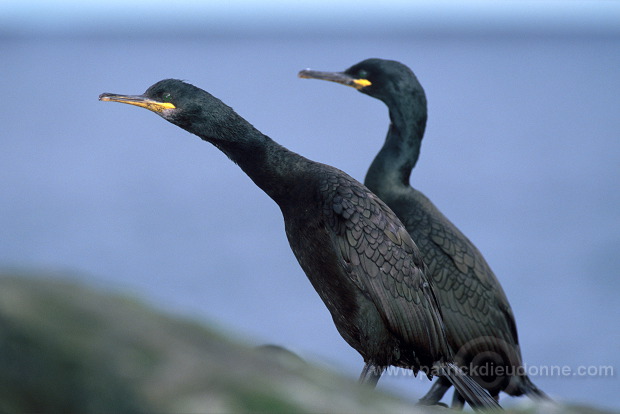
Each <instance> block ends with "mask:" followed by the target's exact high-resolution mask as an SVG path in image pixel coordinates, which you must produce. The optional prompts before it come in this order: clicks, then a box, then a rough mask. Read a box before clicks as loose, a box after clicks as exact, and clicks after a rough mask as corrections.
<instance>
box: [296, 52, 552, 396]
mask: <svg viewBox="0 0 620 414" xmlns="http://www.w3.org/2000/svg"><path fill="white" fill-rule="evenodd" d="M299 77H301V78H310V79H321V80H328V81H332V82H336V83H340V84H343V85H347V86H351V87H354V88H355V89H357V90H358V91H360V92H362V93H364V94H366V95H368V96H371V97H373V98H377V99H379V100H381V101H383V102H384V103H385V104H386V106H387V107H388V110H389V116H390V126H389V129H388V133H387V137H386V139H385V143H384V144H383V147H382V148H381V150H380V151H379V153H378V154H377V156H376V157H375V159H374V161H373V162H372V164H371V166H370V168H369V169H368V172H367V174H366V179H365V181H364V183H365V184H366V186H367V187H368V188H369V189H370V190H371V191H373V192H374V193H375V194H376V195H378V196H379V197H380V198H381V199H382V200H383V201H384V202H385V203H386V204H387V205H388V206H390V208H391V209H392V210H393V211H394V212H395V213H396V215H397V216H398V217H399V218H400V219H401V220H402V222H403V223H404V224H405V226H406V227H407V230H408V231H409V234H410V235H411V237H412V239H413V240H414V242H415V243H416V244H417V245H418V247H419V248H420V251H421V253H422V259H423V260H424V262H425V263H426V265H427V266H428V273H427V274H428V276H429V278H430V279H432V281H433V282H434V285H435V287H436V294H437V299H438V301H439V304H440V307H441V311H442V314H443V319H444V322H445V324H446V333H447V336H448V341H449V343H450V346H451V347H452V349H453V350H454V352H455V353H456V354H455V355H456V358H457V359H456V362H457V363H458V364H460V365H461V366H462V367H464V368H465V369H466V370H468V371H469V372H470V374H471V375H472V376H473V377H474V378H475V379H476V380H477V381H478V382H479V383H480V384H481V385H482V386H484V387H485V388H486V389H487V390H489V392H490V393H491V395H493V396H495V397H496V398H497V397H498V394H499V392H500V391H504V392H506V393H507V394H509V395H515V396H516V395H522V394H528V395H530V396H534V397H540V398H545V399H547V398H548V397H546V395H545V394H544V393H543V392H542V391H540V390H539V389H538V388H537V387H536V386H535V385H534V384H533V383H532V381H531V380H530V379H529V378H528V376H527V375H526V373H525V372H524V369H523V366H522V358H521V351H520V348H519V340H518V336H517V327H516V323H515V319H514V316H513V313H512V309H511V308H510V304H509V303H508V299H507V298H506V295H505V294H504V291H503V289H502V287H501V285H500V283H499V281H498V280H497V278H496V277H495V274H494V273H493V272H492V271H491V268H490V267H489V265H488V264H487V262H486V260H485V259H484V257H483V256H482V254H481V253H480V252H479V251H478V249H477V248H476V246H474V244H473V243H472V242H471V241H470V240H469V239H468V238H467V237H466V236H465V235H464V234H463V233H461V232H460V231H459V229H458V228H457V227H456V226H455V225H454V224H452V222H450V220H448V219H447V218H446V217H445V216H444V215H443V214H442V213H441V212H440V211H439V210H438V209H437V207H435V205H434V204H433V203H432V202H431V201H430V200H429V199H428V198H427V197H426V196H425V195H424V194H422V193H421V192H420V191H418V190H416V189H415V188H413V187H411V185H410V184H409V179H410V175H411V171H412V169H413V167H414V166H415V164H416V162H417V161H418V157H419V155H420V145H421V143H422V137H423V136H424V130H425V128H426V120H427V104H426V95H425V93H424V89H423V88H422V85H420V83H419V82H418V79H417V78H416V76H415V75H414V73H413V72H412V71H411V69H409V68H408V67H407V66H405V65H403V64H402V63H400V62H396V61H393V60H384V59H367V60H364V61H362V62H359V63H357V64H355V65H353V66H351V67H350V68H349V69H347V70H345V71H344V72H319V71H314V70H309V69H307V70H302V71H301V72H299ZM449 387H450V383H449V382H446V381H445V380H443V379H442V378H440V379H439V380H438V381H437V382H435V384H433V387H432V388H431V390H430V391H429V392H428V393H427V395H426V396H425V397H423V398H422V400H421V401H422V402H423V403H427V404H435V403H437V402H438V401H439V400H440V399H441V398H442V397H443V395H444V393H445V392H446V391H447V390H448V388H449ZM454 397H455V398H454V400H453V406H455V407H458V406H462V398H461V396H460V395H458V393H455V395H454Z"/></svg>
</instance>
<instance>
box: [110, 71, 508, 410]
mask: <svg viewBox="0 0 620 414" xmlns="http://www.w3.org/2000/svg"><path fill="white" fill-rule="evenodd" d="M100 99H101V100H106V101H117V102H123V103H128V104H133V105H137V106H142V107H145V108H147V109H150V110H152V111H154V112H156V113H158V114H159V115H161V116H162V117H163V118H164V119H166V120H168V121H170V122H172V123H173V124H176V125H177V126H179V127H181V128H183V129H185V130H187V131H189V132H191V133H193V134H195V135H197V136H199V137H200V138H202V139H203V140H205V141H207V142H210V143H212V144H213V145H215V146H216V147H217V148H219V149H220V150H221V151H222V152H224V153H225V154H226V155H227V156H228V157H229V158H230V159H231V160H232V161H234V162H235V163H236V164H238V165H239V167H241V169H242V170H243V171H244V172H245V173H246V174H247V175H248V176H249V177H250V178H251V179H252V180H253V181H254V183H255V184H256V185H257V186H258V187H260V188H261V189H262V190H263V191H264V192H265V193H267V194H268V195H269V196H270V197H271V198H272V199H273V200H274V201H275V202H276V203H277V204H278V206H279V207H280V210H281V211H282V215H283V218H284V223H285V230H286V235H287V238H288V240H289V244H290V246H291V249H292V250H293V253H294V254H295V256H296V258H297V260H298V262H299V264H300V265H301V267H302V269H303V270H304V272H305V273H306V275H307V277H308V279H309V280H310V282H311V284H312V286H313V287H314V288H315V290H316V291H317V293H318V294H319V296H320V297H321V299H322V300H323V302H324V303H325V305H326V307H327V309H328V310H329V312H330V313H331V315H332V318H333V320H334V323H335V325H336V328H337V329H338V332H339V333H340V334H341V335H342V337H343V338H344V339H345V340H346V342H347V343H348V344H349V345H351V346H352V347H353V348H354V349H356V350H357V351H358V352H359V353H360V354H361V355H362V357H363V358H364V361H365V363H366V368H367V369H365V370H364V373H363V376H362V379H363V380H367V382H369V383H371V384H374V382H376V380H377V379H378V375H374V374H373V373H372V372H371V371H372V369H374V368H376V369H377V370H379V371H381V370H382V369H383V367H385V366H387V365H396V366H402V367H406V368H410V369H413V370H414V371H415V372H417V371H418V370H420V369H428V368H431V369H434V368H437V370H438V371H437V372H436V373H440V374H442V375H445V376H447V377H448V378H449V380H450V381H451V382H456V383H457V384H459V386H460V387H462V390H463V392H464V393H466V394H467V395H468V397H467V398H469V399H471V400H472V402H473V404H474V406H486V407H497V405H496V403H495V401H494V400H493V399H492V398H491V397H490V396H489V395H488V394H486V393H484V391H482V389H481V388H480V387H479V386H478V385H477V384H476V383H475V382H473V380H471V379H470V378H469V377H466V376H464V375H463V374H462V372H456V373H454V372H450V370H451V369H452V365H451V364H450V361H451V359H452V354H451V350H450V348H449V346H448V343H447V339H446V335H445V331H444V325H443V322H442V319H441V313H440V311H439V307H438V304H437V300H436V298H435V295H434V291H433V287H432V283H431V281H430V280H428V279H427V278H426V275H425V274H424V271H425V268H424V264H423V262H422V260H421V258H420V253H419V251H418V249H417V247H416V246H415V244H414V243H413V241H412V240H411V237H410V236H409V234H408V233H407V231H406V229H405V227H404V226H403V224H402V223H401V222H400V221H399V219H398V218H397V217H396V215H395V214H394V213H393V212H392V211H391V210H390V209H389V208H388V207H387V205H385V203H383V202H382V201H381V200H380V199H379V198H377V197H376V196H375V195H374V194H373V193H372V192H370V190H368V188H366V187H365V186H364V185H363V184H361V183H359V182H357V181H356V180H354V179H353V178H351V177H350V176H348V175H347V174H345V173H344V172H342V171H340V170H338V169H336V168H334V167H331V166H328V165H324V164H321V163H317V162H314V161H311V160H309V159H307V158H304V157H302V156H301V155H298V154H296V153H294V152H292V151H289V150H288V149H286V148H284V147H283V146H281V145H279V144H278V143H276V142H275V141H273V140H272V139H271V138H269V137H268V136H266V135H264V134H262V133H261V132H260V131H258V130H257V129H256V128H254V127H253V126H252V125H251V124H250V123H249V122H247V121H246V120H244V119H243V118H241V117H240V116H239V115H237V114H236V113H235V112H234V111H233V110H232V108H230V107H228V106H227V105H225V104H224V103H223V102H221V101H220V100H219V99H217V98H215V97H213V96H212V95H210V94H209V93H208V92H205V91H203V90H202V89H199V88H197V87H195V86H193V85H190V84H187V83H185V82H182V81H178V80H174V79H168V80H164V81H160V82H158V83H156V84H155V85H153V86H151V87H150V88H149V89H148V90H147V91H146V92H145V94H144V95H138V96H127V95H115V94H102V95H101V96H100ZM428 374H429V375H432V374H433V372H430V371H429V372H428ZM463 380H464V381H465V385H461V383H462V381H463Z"/></svg>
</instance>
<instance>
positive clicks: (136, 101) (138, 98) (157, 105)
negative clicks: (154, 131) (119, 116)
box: [99, 93, 176, 113]
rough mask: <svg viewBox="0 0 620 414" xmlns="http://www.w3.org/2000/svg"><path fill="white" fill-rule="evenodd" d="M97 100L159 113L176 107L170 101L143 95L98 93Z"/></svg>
mask: <svg viewBox="0 0 620 414" xmlns="http://www.w3.org/2000/svg"><path fill="white" fill-rule="evenodd" d="M99 100H100V101H110V102H120V103H126V104H129V105H135V106H139V107H141V108H146V109H148V110H149V111H153V112H157V113H161V112H163V111H165V110H166V109H175V108H176V106H174V105H173V104H172V103H170V102H159V101H156V100H153V99H151V98H147V97H146V96H144V95H117V94H114V93H102V94H101V95H99Z"/></svg>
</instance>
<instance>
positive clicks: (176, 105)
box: [99, 79, 233, 138]
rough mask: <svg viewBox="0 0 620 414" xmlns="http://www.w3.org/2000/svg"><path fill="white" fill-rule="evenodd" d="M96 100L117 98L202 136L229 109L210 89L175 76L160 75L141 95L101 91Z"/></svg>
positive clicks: (212, 132)
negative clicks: (157, 80)
mask: <svg viewBox="0 0 620 414" xmlns="http://www.w3.org/2000/svg"><path fill="white" fill-rule="evenodd" d="M99 100H100V101H110V102H120V103H125V104H129V105H135V106H139V107H141V108H146V109H148V110H149V111H153V112H155V113H156V114H158V115H160V116H161V117H162V118H164V119H166V120H167V121H169V122H171V123H173V124H175V125H177V126H179V127H181V128H183V129H185V130H187V131H189V132H191V133H194V134H196V135H200V136H202V137H205V138H210V137H212V136H216V135H217V134H216V132H215V130H216V129H217V128H218V127H220V126H221V125H220V124H222V123H223V122H220V121H222V120H225V119H226V115H227V114H229V113H233V111H232V110H231V109H230V108H229V107H228V106H226V105H225V104H224V103H223V102H222V101H220V100H219V99H217V98H216V97H214V96H213V95H211V94H210V93H208V92H206V91H204V90H202V89H200V88H198V87H196V86H194V85H191V84H189V83H186V82H183V81H181V80H178V79H164V80H161V81H159V82H157V83H155V84H154V85H152V86H151V87H149V88H148V89H147V90H146V92H144V93H143V94H142V95H119V94H114V93H102V94H101V95H99Z"/></svg>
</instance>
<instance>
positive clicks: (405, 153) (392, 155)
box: [364, 95, 427, 196]
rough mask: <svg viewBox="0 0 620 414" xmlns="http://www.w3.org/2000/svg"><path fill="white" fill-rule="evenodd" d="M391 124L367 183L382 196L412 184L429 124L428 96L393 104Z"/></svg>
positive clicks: (369, 170)
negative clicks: (412, 176)
mask: <svg viewBox="0 0 620 414" xmlns="http://www.w3.org/2000/svg"><path fill="white" fill-rule="evenodd" d="M388 108H389V110H390V121H391V123H390V127H389V130H388V133H387V137H386V139H385V143H384V144H383V147H382V148H381V150H380V151H379V153H378V154H377V156H376V157H375V159H374V160H373V162H372V164H371V165H370V168H369V169H368V172H367V173H366V179H365V181H364V184H366V186H367V187H368V188H370V190H372V191H373V192H375V193H377V194H378V195H379V196H381V195H382V194H388V193H389V192H394V191H399V190H402V189H403V188H408V187H409V178H410V176H411V170H412V169H413V167H414V166H415V164H416V162H417V161H418V157H419V155H420V145H421V143H422V137H423V136H424V129H425V128H426V116H427V112H426V99H425V98H424V96H423V95H422V96H421V97H419V98H418V101H417V102H414V101H413V100H412V101H410V102H407V103H406V104H402V103H401V104H400V105H391V104H388Z"/></svg>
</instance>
